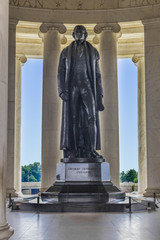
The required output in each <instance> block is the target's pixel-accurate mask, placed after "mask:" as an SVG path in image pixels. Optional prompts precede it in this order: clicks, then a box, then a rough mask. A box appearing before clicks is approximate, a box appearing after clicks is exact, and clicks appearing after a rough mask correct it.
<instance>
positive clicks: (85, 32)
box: [72, 25, 88, 40]
mask: <svg viewBox="0 0 160 240" xmlns="http://www.w3.org/2000/svg"><path fill="white" fill-rule="evenodd" d="M77 28H80V29H82V30H83V31H84V36H85V40H86V38H87V36H88V33H87V30H86V28H85V27H84V26H83V25H76V26H75V28H74V29H73V33H72V36H73V37H74V38H75V31H76V30H77Z"/></svg>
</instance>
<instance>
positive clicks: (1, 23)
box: [0, 0, 13, 240]
mask: <svg viewBox="0 0 160 240" xmlns="http://www.w3.org/2000/svg"><path fill="white" fill-rule="evenodd" d="M8 18H9V1H8V0H1V7H0V36H1V37H0V66H1V67H0V109H1V114H0V239H3V240H7V239H9V237H10V236H11V235H12V234H13V229H12V228H11V227H10V226H9V225H8V223H7V220H6V167H7V105H8Z"/></svg>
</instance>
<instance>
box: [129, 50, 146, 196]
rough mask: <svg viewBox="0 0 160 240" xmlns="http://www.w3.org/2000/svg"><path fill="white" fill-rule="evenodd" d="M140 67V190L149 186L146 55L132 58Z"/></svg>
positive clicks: (142, 190)
mask: <svg viewBox="0 0 160 240" xmlns="http://www.w3.org/2000/svg"><path fill="white" fill-rule="evenodd" d="M132 60H133V62H134V63H135V65H136V66H137V68H138V192H139V193H141V194H142V193H144V192H145V189H146V187H147V149H146V148H147V147H146V97H145V66H144V56H143V55H142V54H136V55H134V56H133V58H132Z"/></svg>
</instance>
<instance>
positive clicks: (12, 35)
mask: <svg viewBox="0 0 160 240" xmlns="http://www.w3.org/2000/svg"><path fill="white" fill-rule="evenodd" d="M16 25H17V21H15V20H12V19H11V20H10V22H9V61H8V137H7V141H8V150H7V195H8V194H9V193H11V194H12V196H17V194H16V193H15V189H14V123H15V121H14V120H15V54H16Z"/></svg>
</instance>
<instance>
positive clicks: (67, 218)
mask: <svg viewBox="0 0 160 240" xmlns="http://www.w3.org/2000/svg"><path fill="white" fill-rule="evenodd" d="M7 220H8V222H9V223H10V224H11V226H12V227H13V228H14V229H15V233H14V235H13V236H12V237H11V238H10V239H11V240H104V239H106V240H142V239H145V240H160V209H157V210H155V211H150V212H148V211H142V212H134V213H132V214H129V213H41V214H36V213H29V212H23V213H22V212H11V211H10V209H7Z"/></svg>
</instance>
